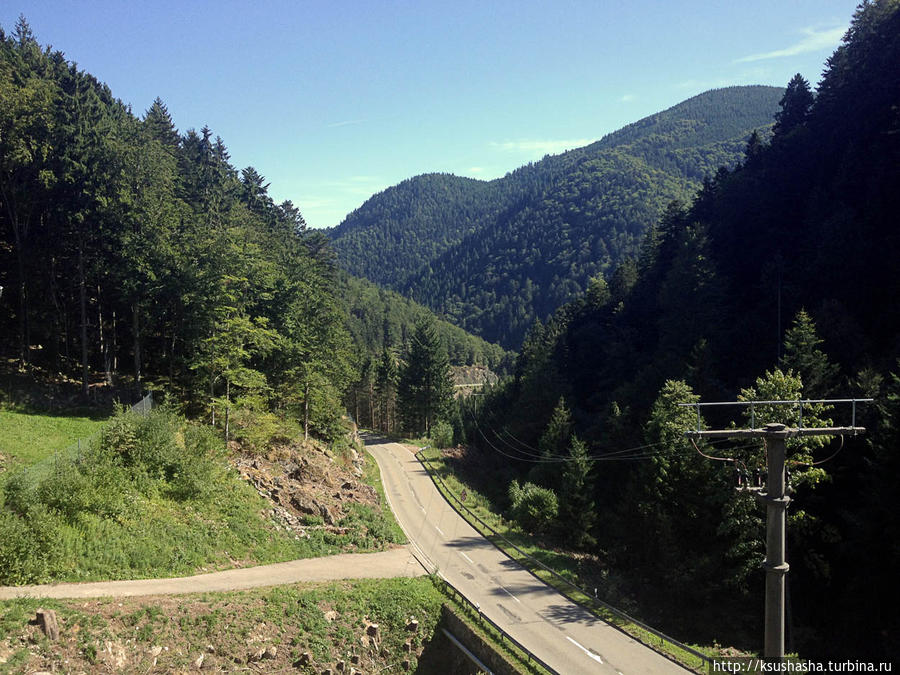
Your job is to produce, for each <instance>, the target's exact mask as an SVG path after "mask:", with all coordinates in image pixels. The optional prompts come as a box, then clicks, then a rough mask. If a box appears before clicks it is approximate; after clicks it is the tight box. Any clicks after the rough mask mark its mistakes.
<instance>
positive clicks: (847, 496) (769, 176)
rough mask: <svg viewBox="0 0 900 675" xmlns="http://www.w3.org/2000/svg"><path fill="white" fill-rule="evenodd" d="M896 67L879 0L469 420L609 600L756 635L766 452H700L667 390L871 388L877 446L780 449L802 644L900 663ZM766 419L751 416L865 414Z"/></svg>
mask: <svg viewBox="0 0 900 675" xmlns="http://www.w3.org/2000/svg"><path fill="white" fill-rule="evenodd" d="M898 63H900V5H898V3H897V2H895V1H893V0H881V1H878V2H871V3H864V4H863V5H861V6H860V8H859V9H858V10H857V12H856V14H855V15H854V19H853V22H852V25H851V27H850V29H849V31H848V33H847V34H846V36H845V39H844V43H843V44H842V46H840V47H839V48H838V50H837V51H836V52H835V53H834V55H833V56H831V58H830V59H829V60H828V64H827V70H826V72H825V74H824V76H823V78H822V80H821V83H820V84H819V85H818V87H817V90H816V91H815V92H814V91H813V90H812V88H811V87H810V85H809V83H808V82H807V81H806V80H805V79H803V78H802V77H801V76H799V75H798V76H796V77H794V78H793V79H792V80H791V82H790V83H789V84H788V87H787V89H786V90H785V91H784V93H783V96H782V97H781V100H780V107H779V111H778V112H777V114H776V116H775V125H774V133H773V135H772V137H771V138H770V139H768V140H767V139H763V138H761V137H760V136H759V135H757V134H754V135H753V136H752V137H751V138H750V139H749V141H748V142H747V144H746V148H745V156H744V159H743V160H742V161H741V162H740V164H739V165H738V166H735V167H733V168H732V169H724V168H723V169H721V170H720V171H718V172H717V173H716V174H715V176H714V177H712V178H710V179H708V180H706V181H704V183H703V186H702V189H701V190H700V191H699V192H698V193H697V195H696V197H695V198H694V199H693V201H692V202H691V203H690V204H685V203H681V202H673V203H671V204H670V205H669V206H668V207H667V209H666V211H665V213H664V214H663V216H662V217H661V218H660V219H659V221H658V222H657V224H656V225H655V226H654V227H652V228H651V229H650V230H649V232H648V233H647V235H646V236H645V237H644V239H643V242H642V244H641V247H640V251H639V253H638V255H636V256H635V257H633V258H625V259H624V260H623V261H622V262H621V263H620V264H619V265H618V266H617V268H616V269H615V270H614V271H613V272H612V273H610V274H606V275H604V276H602V277H600V276H598V277H595V278H594V279H593V280H592V281H591V282H590V284H589V287H588V289H587V290H586V292H584V293H583V294H582V295H581V296H579V297H578V298H577V299H576V300H574V301H572V302H570V303H568V304H566V305H564V306H563V307H562V308H560V309H559V310H557V311H556V312H555V314H554V315H553V317H552V318H551V319H550V320H549V321H547V322H537V323H535V325H534V326H533V327H532V328H531V329H530V331H529V333H528V336H527V338H526V339H525V341H524V344H523V347H522V350H521V353H520V355H519V357H518V361H517V364H516V370H515V375H514V377H513V378H512V379H511V380H510V381H508V382H507V383H506V384H504V385H502V386H499V387H497V388H496V389H495V390H494V391H493V392H492V393H491V394H490V396H489V397H487V399H486V400H485V401H484V404H483V405H479V410H478V415H477V417H475V416H474V415H469V417H468V420H469V433H470V435H471V437H472V439H473V442H474V444H475V445H476V446H477V448H478V451H477V452H476V453H475V455H474V456H473V461H477V462H480V463H486V464H487V465H488V466H491V467H494V470H493V471H491V470H490V469H486V468H484V467H481V468H480V469H479V471H478V472H477V473H478V475H490V476H492V485H493V486H496V485H497V484H498V483H501V482H502V481H498V480H497V477H498V475H499V472H504V471H505V472H506V481H505V484H512V486H513V487H512V488H511V489H510V494H509V495H507V494H505V484H504V485H501V486H500V489H496V488H495V489H494V490H493V493H494V495H495V497H496V499H497V500H498V502H499V503H501V504H512V505H513V506H514V504H515V503H518V502H517V500H520V499H521V492H522V490H524V489H525V488H524V487H523V485H525V486H527V487H528V489H529V490H539V489H542V490H547V489H549V490H553V491H555V492H557V493H558V495H559V502H560V506H559V514H561V515H560V516H558V517H556V518H552V519H551V520H552V522H550V523H544V524H543V526H542V529H544V530H545V531H547V532H549V534H547V535H546V536H547V537H548V538H549V539H550V540H555V541H558V542H562V543H564V544H565V545H567V546H573V547H576V548H582V549H584V550H585V551H586V552H588V553H589V554H591V555H593V556H596V558H597V560H598V561H599V565H600V566H601V567H602V569H603V570H605V571H604V572H603V577H602V581H601V583H602V584H603V585H604V590H605V592H606V593H607V594H608V595H609V596H610V597H614V598H616V599H617V600H618V601H620V602H622V603H624V604H626V606H633V605H629V603H631V602H634V603H637V604H636V605H635V611H639V612H641V613H642V615H643V616H645V617H646V618H648V619H649V620H651V621H657V622H659V623H660V624H661V625H663V626H665V627H666V628H667V629H669V630H672V631H673V632H674V633H676V634H677V635H678V636H679V637H682V638H685V639H689V640H712V639H718V640H719V641H720V642H725V643H727V644H735V645H737V646H743V647H746V648H749V649H758V648H759V647H760V645H761V637H762V636H761V632H760V626H761V625H762V608H763V602H762V597H763V596H762V585H763V577H764V575H763V573H762V572H761V570H760V569H759V564H760V563H761V562H762V560H763V557H764V551H763V544H762V542H763V540H764V532H765V527H764V523H763V516H764V514H763V511H762V509H761V508H760V507H759V506H758V505H757V504H756V502H755V501H754V500H753V499H752V498H751V497H750V496H749V495H748V493H746V492H738V491H736V490H735V489H734V486H735V483H734V482H733V479H734V476H733V474H732V469H731V466H732V463H731V462H730V460H735V462H736V464H735V466H743V467H745V468H746V469H747V471H749V472H750V473H751V475H752V473H753V472H754V471H755V470H757V469H764V468H765V466H764V459H763V457H764V454H763V449H762V447H761V445H762V444H761V443H756V444H748V443H743V444H734V443H721V442H718V443H715V444H713V445H709V444H708V445H705V446H704V445H700V446H699V449H695V448H694V447H693V446H692V445H691V444H690V443H689V442H688V441H687V440H686V439H685V438H684V436H683V433H684V432H685V431H688V430H690V429H692V428H695V427H696V424H697V419H696V416H695V413H694V412H693V411H691V410H688V409H685V408H679V407H677V406H676V404H677V403H689V402H694V401H697V400H704V401H729V400H730V401H735V400H754V399H755V400H761V399H763V400H764V399H788V400H791V399H798V398H811V399H818V398H824V397H842V398H843V397H847V396H859V397H863V396H871V397H874V398H875V402H874V404H871V405H868V406H860V408H859V409H858V413H857V414H858V417H857V423H861V424H862V425H863V426H865V427H866V428H867V433H866V435H865V436H864V437H863V436H860V437H854V438H850V437H847V438H840V439H837V438H835V439H831V440H830V441H821V440H820V441H819V442H818V443H812V442H810V441H805V442H800V441H799V440H798V441H794V442H792V444H791V445H789V446H788V449H789V458H788V464H789V468H790V482H791V484H792V486H793V489H794V491H795V492H794V495H793V503H792V505H791V510H790V511H789V524H788V536H789V541H788V557H789V562H790V564H791V572H790V575H789V595H790V598H789V623H790V630H789V636H788V643H789V644H788V647H789V649H790V650H793V651H798V652H799V653H800V654H801V655H803V656H805V657H810V658H816V657H819V658H824V657H839V658H847V657H853V658H864V657H870V658H874V659H876V660H878V659H881V660H890V659H891V658H894V659H895V658H896V657H897V656H898V652H897V645H898V644H900V614H898V612H897V608H896V605H895V604H894V603H893V602H892V601H890V600H888V599H887V597H886V596H885V592H886V590H887V589H889V588H892V587H894V586H895V584H896V579H895V574H896V571H897V570H898V569H900V550H898V547H897V542H898V541H900V532H898V530H897V519H896V511H897V509H898V506H900V503H898V496H897V495H898V491H897V472H898V469H900V465H898V454H897V448H898V441H900V438H898V435H897V430H898V427H900V361H898V360H897V359H898V357H900V342H898V336H900V304H898V302H897V298H898V297H900V277H898V275H897V262H898V260H900V239H898V234H897V226H896V215H897V213H898V212H900V196H898V191H897V186H898V185H900V112H898V111H900V69H898V68H897V67H896V66H897V64H898ZM759 410H762V412H757V417H756V422H757V425H759V424H760V423H764V422H766V421H770V420H778V421H782V422H784V421H787V422H789V423H793V424H796V423H797V422H798V417H797V416H798V415H799V414H801V413H802V414H803V415H804V420H805V421H806V423H807V424H815V421H819V422H821V423H822V424H829V423H834V424H842V425H846V424H848V423H849V422H850V419H851V418H850V416H851V410H850V409H849V406H839V405H835V406H829V407H823V406H817V405H812V404H808V405H805V406H802V409H797V408H794V409H793V410H792V411H790V412H787V413H786V412H785V410H784V409H781V410H780V411H777V410H772V409H758V411H759ZM785 415H787V418H785ZM811 420H812V421H811ZM749 422H750V420H749V418H747V419H745V418H744V417H743V416H742V415H741V413H740V412H739V411H737V410H733V411H732V415H731V416H730V417H729V416H728V415H726V414H724V413H722V414H721V415H720V414H719V413H718V412H717V413H716V415H715V416H712V417H711V418H710V419H706V420H705V421H703V422H701V423H702V424H708V425H709V426H710V427H713V428H721V426H722V425H727V424H729V423H735V424H737V425H739V426H746V425H747V424H748V423H749ZM699 451H703V452H704V454H705V455H707V456H708V457H707V456H703V455H701V454H700V452H699ZM712 457H724V458H725V459H726V460H729V461H726V462H717V461H713V459H711V458H712ZM514 479H515V481H516V482H515V483H512V481H513V480H514ZM523 481H524V483H523ZM486 488H487V489H490V488H491V486H486ZM508 499H509V500H511V501H509V502H508V501H507V500H508ZM573 523H574V526H573ZM533 527H537V526H536V525H533Z"/></svg>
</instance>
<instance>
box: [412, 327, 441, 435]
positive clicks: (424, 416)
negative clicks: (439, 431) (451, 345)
mask: <svg viewBox="0 0 900 675" xmlns="http://www.w3.org/2000/svg"><path fill="white" fill-rule="evenodd" d="M399 394H400V405H401V409H402V412H401V414H402V417H403V421H404V426H405V427H406V429H407V430H408V431H413V432H424V433H425V435H428V434H429V433H430V431H431V427H432V425H433V424H434V423H435V422H436V421H437V420H439V419H442V418H443V417H444V416H445V415H446V414H447V412H448V411H449V407H450V404H451V402H452V400H453V383H452V381H451V380H450V361H449V359H448V358H447V350H446V349H445V348H444V345H443V343H442V342H441V339H440V336H439V335H438V332H437V329H436V327H435V325H434V322H433V321H432V320H429V319H423V320H420V321H419V323H418V324H417V325H416V330H415V332H414V333H413V336H412V340H411V341H410V347H409V357H408V359H407V362H406V364H405V366H404V367H403V369H402V371H401V373H400V387H399Z"/></svg>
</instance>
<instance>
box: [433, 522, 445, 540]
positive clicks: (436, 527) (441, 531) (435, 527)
mask: <svg viewBox="0 0 900 675" xmlns="http://www.w3.org/2000/svg"><path fill="white" fill-rule="evenodd" d="M434 529H436V530H437V531H438V532H440V533H441V536H442V537H446V536H447V535H446V534H444V532H443V530H441V528H439V527H438V526H437V525H435V526H434Z"/></svg>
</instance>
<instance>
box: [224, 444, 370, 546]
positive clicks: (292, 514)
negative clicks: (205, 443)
mask: <svg viewBox="0 0 900 675" xmlns="http://www.w3.org/2000/svg"><path fill="white" fill-rule="evenodd" d="M235 465H236V467H237V470H238V472H239V473H240V475H241V477H242V478H244V479H245V480H247V481H249V482H250V483H251V484H252V485H253V486H254V487H255V488H256V490H257V491H258V492H259V494H260V495H261V496H262V497H264V498H265V499H267V500H268V501H270V502H271V503H272V509H271V515H272V517H273V518H274V519H275V520H276V521H277V522H279V523H280V524H281V525H282V526H283V527H285V528H287V529H289V530H291V531H293V532H294V533H296V534H297V535H299V536H301V537H308V536H309V534H308V532H309V531H310V530H314V529H324V530H326V531H328V532H332V533H334V534H346V528H343V527H341V526H340V525H339V523H340V521H341V519H342V518H344V516H346V515H347V513H348V506H349V505H350V504H352V503H359V504H368V505H372V506H377V505H378V495H377V493H376V492H375V489H374V488H373V487H372V486H371V485H367V484H366V483H364V482H363V481H362V476H363V465H364V460H363V458H362V457H361V456H360V454H359V453H358V452H356V451H355V450H353V449H350V451H349V456H348V457H346V458H337V457H335V456H334V454H333V453H332V452H331V451H330V450H328V449H325V448H322V447H319V446H317V445H313V444H306V445H302V446H299V445H292V446H289V447H282V448H279V449H277V450H274V451H272V452H270V453H269V454H268V455H266V456H264V457H260V456H246V455H239V456H238V459H237V460H236V461H235Z"/></svg>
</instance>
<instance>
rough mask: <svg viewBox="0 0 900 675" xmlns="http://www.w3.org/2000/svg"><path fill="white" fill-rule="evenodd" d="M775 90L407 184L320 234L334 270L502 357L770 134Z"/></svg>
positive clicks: (702, 98)
mask: <svg viewBox="0 0 900 675" xmlns="http://www.w3.org/2000/svg"><path fill="white" fill-rule="evenodd" d="M781 93H782V90H780V89H778V88H775V87H730V88H726V89H719V90H714V91H710V92H707V93H705V94H701V95H699V96H695V97H693V98H691V99H689V100H687V101H685V102H683V103H681V104H679V105H677V106H675V107H673V108H670V109H669V110H666V111H664V112H661V113H658V114H656V115H653V116H651V117H648V118H646V119H644V120H641V121H639V122H637V123H635V124H632V125H629V126H628V127H625V128H624V129H621V130H619V131H617V132H615V133H612V134H609V135H608V136H606V137H605V138H603V139H602V140H600V141H598V142H596V143H593V144H591V145H589V146H586V147H584V148H579V149H577V150H573V151H570V152H567V153H564V154H561V155H556V156H550V157H546V158H545V159H543V160H541V161H540V162H536V163H534V164H530V165H528V166H525V167H522V168H520V169H518V170H516V171H514V172H512V173H510V174H508V175H507V176H505V177H504V178H501V179H498V180H494V181H490V182H482V181H475V180H470V179H463V178H458V177H455V176H448V175H426V176H419V177H417V178H413V179H410V180H407V181H404V182H403V183H401V184H400V185H397V186H395V187H393V188H389V189H388V190H385V191H384V192H382V193H380V194H378V195H375V196H374V197H372V198H371V199H370V200H369V201H367V202H366V203H365V204H363V206H362V207H360V208H359V209H357V210H356V211H354V212H353V213H352V214H351V215H350V216H348V217H347V219H346V220H345V221H344V222H343V223H342V224H341V225H340V226H338V227H337V228H335V229H334V230H332V231H331V232H330V236H331V238H332V240H333V242H334V247H335V250H336V252H337V255H338V258H339V261H340V264H341V265H342V266H344V267H345V268H346V269H348V270H350V271H352V272H354V273H358V274H362V275H365V276H366V277H368V278H370V279H372V280H373V281H375V282H376V283H380V284H383V285H386V286H388V287H390V288H393V289H396V290H399V291H401V292H402V293H404V294H405V295H408V296H409V297H412V298H414V299H416V300H418V301H419V302H422V303H423V304H425V305H427V306H429V307H431V308H432V309H434V310H436V311H437V312H439V313H440V314H443V315H444V316H446V317H447V318H448V319H449V320H451V321H453V322H454V323H456V324H457V325H460V326H462V327H464V328H466V329H467V330H470V331H472V332H474V333H476V334H478V335H481V336H483V337H484V338H485V339H488V340H491V341H496V342H500V343H501V344H503V345H505V346H507V347H516V346H518V345H519V344H520V342H521V339H522V337H523V335H524V332H525V330H526V329H527V327H528V326H529V325H531V323H532V321H533V320H534V319H535V318H540V319H545V318H546V317H547V316H548V315H549V314H550V313H552V311H553V310H554V309H556V308H557V307H558V306H559V305H560V304H562V303H563V302H565V301H567V300H569V299H571V298H572V297H574V296H575V295H576V294H577V293H578V292H580V291H582V290H584V288H586V286H587V283H588V280H589V279H590V278H591V277H593V276H596V275H598V274H603V273H607V272H608V271H609V270H610V269H611V267H612V266H614V265H615V264H616V263H617V262H618V261H619V260H621V259H622V258H623V257H624V256H627V255H630V254H634V253H635V252H636V250H637V246H638V243H639V241H640V238H641V236H642V234H643V233H644V231H645V230H646V229H647V228H648V227H649V226H650V224H652V223H653V222H654V221H655V220H656V218H657V217H658V216H659V214H660V213H661V212H662V209H663V207H664V206H665V204H666V203H668V202H669V201H671V200H672V199H676V198H682V199H689V198H690V196H691V195H692V194H693V193H694V192H695V191H696V189H697V188H698V187H699V186H700V184H701V180H702V179H703V177H704V176H707V175H712V174H714V173H715V171H716V170H717V169H718V167H720V166H723V165H725V166H731V165H733V164H734V163H735V162H736V161H737V160H738V159H739V158H740V157H741V155H742V153H743V148H744V146H745V144H746V139H747V137H748V136H749V134H750V133H751V132H752V131H753V130H754V129H759V130H760V131H762V132H763V133H764V134H765V132H766V130H767V129H768V128H769V127H770V126H771V124H772V117H773V114H774V113H775V110H776V109H777V102H778V99H779V97H780V96H781Z"/></svg>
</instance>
